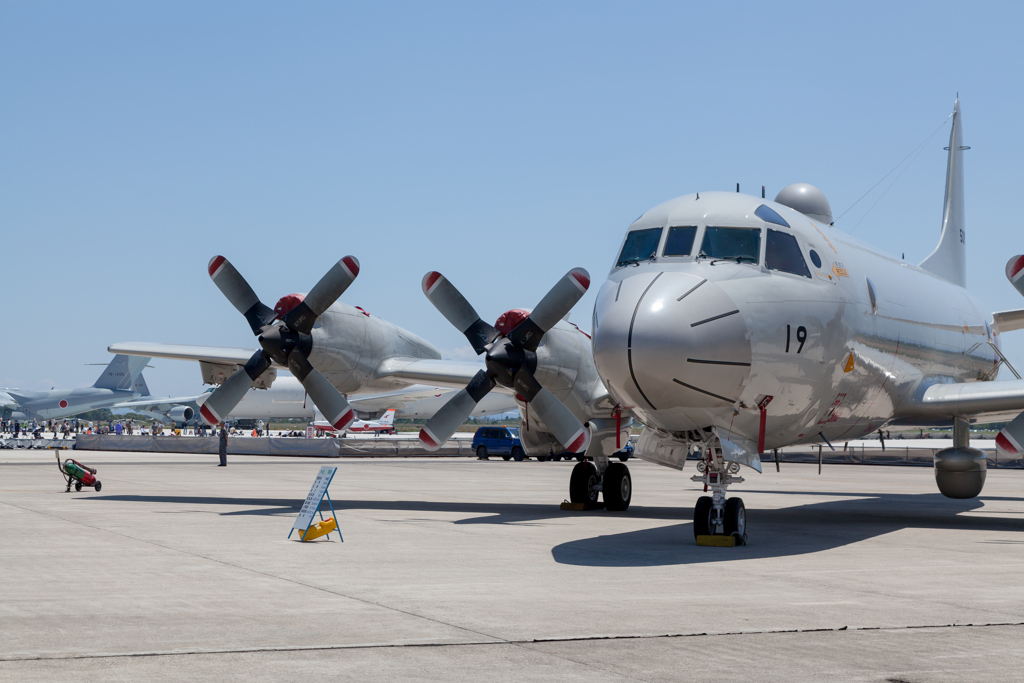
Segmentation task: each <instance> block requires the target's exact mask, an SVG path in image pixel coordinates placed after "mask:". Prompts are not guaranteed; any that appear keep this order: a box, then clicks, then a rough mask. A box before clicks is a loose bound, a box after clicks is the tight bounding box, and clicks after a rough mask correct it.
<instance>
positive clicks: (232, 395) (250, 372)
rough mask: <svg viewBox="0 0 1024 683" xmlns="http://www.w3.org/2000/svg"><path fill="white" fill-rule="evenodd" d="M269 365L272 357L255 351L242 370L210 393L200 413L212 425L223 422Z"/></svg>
mask: <svg viewBox="0 0 1024 683" xmlns="http://www.w3.org/2000/svg"><path fill="white" fill-rule="evenodd" d="M269 367H270V359H269V358H267V356H266V355H264V353H263V352H262V351H257V352H256V353H254V354H253V355H252V358H250V359H249V360H248V361H247V362H246V364H245V365H244V366H243V367H242V368H241V369H240V370H238V371H237V372H235V374H233V375H231V376H230V377H228V378H227V379H226V380H225V381H224V383H223V384H221V385H220V386H219V387H217V389H216V390H214V392H213V393H212V394H210V398H208V399H206V401H205V402H204V403H203V406H202V407H201V408H200V409H199V413H200V415H202V416H203V419H204V420H206V422H207V423H208V424H211V425H215V424H218V423H220V422H223V421H224V418H226V417H227V416H228V414H229V413H230V412H231V411H232V410H234V408H235V406H237V405H238V403H239V401H241V400H242V397H243V396H245V392H247V391H249V389H251V388H252V385H253V383H254V382H255V381H256V380H257V379H259V377H260V375H262V374H263V373H264V372H266V371H267V368H269Z"/></svg>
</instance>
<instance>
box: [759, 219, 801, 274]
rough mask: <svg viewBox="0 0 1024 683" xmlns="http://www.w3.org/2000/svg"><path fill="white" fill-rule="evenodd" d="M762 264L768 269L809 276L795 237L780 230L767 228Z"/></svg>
mask: <svg viewBox="0 0 1024 683" xmlns="http://www.w3.org/2000/svg"><path fill="white" fill-rule="evenodd" d="M764 264H765V265H766V266H768V268H769V269H770V270H781V271H782V272H784V273H792V274H793V275H802V276H804V277H810V276H811V271H810V270H808V269H807V262H806V261H804V255H803V253H801V251H800V245H798V244H797V243H796V238H795V237H793V236H792V235H790V234H789V233H785V232H782V231H781V230H772V229H771V228H768V239H767V240H766V241H765V247H764Z"/></svg>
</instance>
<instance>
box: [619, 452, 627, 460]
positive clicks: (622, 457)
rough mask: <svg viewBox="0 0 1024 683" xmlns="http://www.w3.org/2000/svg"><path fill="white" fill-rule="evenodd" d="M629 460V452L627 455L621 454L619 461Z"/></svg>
mask: <svg viewBox="0 0 1024 683" xmlns="http://www.w3.org/2000/svg"><path fill="white" fill-rule="evenodd" d="M627 460H629V455H628V454H627V455H620V456H619V461H620V462H626V461H627Z"/></svg>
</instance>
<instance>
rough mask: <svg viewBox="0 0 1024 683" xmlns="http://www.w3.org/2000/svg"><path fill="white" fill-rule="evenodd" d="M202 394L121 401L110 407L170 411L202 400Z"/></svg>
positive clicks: (113, 408)
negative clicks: (175, 407)
mask: <svg viewBox="0 0 1024 683" xmlns="http://www.w3.org/2000/svg"><path fill="white" fill-rule="evenodd" d="M202 396H203V395H202V394H200V395H199V396H178V397H171V396H167V397H159V396H146V397H145V398H133V399H132V400H130V401H122V402H121V403H115V404H114V405H112V406H110V408H111V409H112V410H116V409H120V408H127V409H138V408H142V409H145V410H153V409H158V410H170V409H171V408H173V407H174V406H180V405H189V404H195V403H197V402H198V401H199V399H200V398H202Z"/></svg>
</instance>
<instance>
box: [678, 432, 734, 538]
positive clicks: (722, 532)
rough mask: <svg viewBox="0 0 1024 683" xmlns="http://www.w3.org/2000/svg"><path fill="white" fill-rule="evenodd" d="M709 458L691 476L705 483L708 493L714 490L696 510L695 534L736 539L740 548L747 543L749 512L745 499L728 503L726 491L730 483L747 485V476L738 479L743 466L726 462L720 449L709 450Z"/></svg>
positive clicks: (699, 499)
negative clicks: (744, 479) (745, 483)
mask: <svg viewBox="0 0 1024 683" xmlns="http://www.w3.org/2000/svg"><path fill="white" fill-rule="evenodd" d="M704 452H705V453H706V454H707V455H706V456H705V458H704V459H703V460H701V461H700V462H698V463H697V471H698V472H700V474H698V475H694V476H692V477H690V480H691V481H695V482H698V483H699V482H703V483H704V490H705V491H707V490H709V489H710V490H711V495H710V496H701V497H700V498H698V499H697V504H696V505H695V506H694V508H693V535H694V538H698V537H700V536H732V537H733V538H735V539H736V545H745V544H746V542H747V510H746V508H745V507H744V505H743V499H742V498H730V499H728V500H726V498H725V491H726V489H727V488H728V487H729V484H739V483H742V482H743V477H738V476H736V473H737V472H739V471H740V466H739V463H735V462H726V461H725V460H724V459H723V458H722V451H721V449H720V448H714V447H710V448H706V449H705V451H704Z"/></svg>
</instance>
